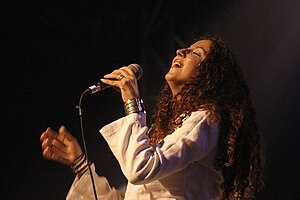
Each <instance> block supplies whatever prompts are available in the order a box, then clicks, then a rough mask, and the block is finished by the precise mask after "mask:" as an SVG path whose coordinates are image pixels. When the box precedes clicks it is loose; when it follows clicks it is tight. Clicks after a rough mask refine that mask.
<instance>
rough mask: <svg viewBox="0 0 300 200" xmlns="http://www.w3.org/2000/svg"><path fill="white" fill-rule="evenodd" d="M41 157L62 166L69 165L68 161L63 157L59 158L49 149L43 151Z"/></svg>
mask: <svg viewBox="0 0 300 200" xmlns="http://www.w3.org/2000/svg"><path fill="white" fill-rule="evenodd" d="M43 157H44V158H45V159H47V160H54V161H57V162H61V163H63V164H68V165H70V164H71V162H70V161H68V160H67V159H65V158H64V157H61V156H60V155H59V154H57V153H55V152H53V151H52V150H51V149H50V148H49V147H48V148H46V149H45V150H44V151H43Z"/></svg>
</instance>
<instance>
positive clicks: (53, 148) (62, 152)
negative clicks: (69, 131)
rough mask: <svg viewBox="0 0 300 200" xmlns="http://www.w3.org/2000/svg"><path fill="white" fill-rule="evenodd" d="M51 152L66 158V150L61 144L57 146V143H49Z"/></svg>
mask: <svg viewBox="0 0 300 200" xmlns="http://www.w3.org/2000/svg"><path fill="white" fill-rule="evenodd" d="M50 149H51V152H53V153H54V154H56V155H58V156H60V157H63V158H67V157H68V155H69V154H68V152H67V149H66V148H62V147H61V146H58V145H57V144H53V145H51V148H50Z"/></svg>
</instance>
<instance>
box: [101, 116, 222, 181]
mask: <svg viewBox="0 0 300 200" xmlns="http://www.w3.org/2000/svg"><path fill="white" fill-rule="evenodd" d="M145 118H146V116H145V114H144V113H139V114H131V115H128V116H126V117H124V118H121V119H119V120H117V121H115V122H113V123H111V124H109V125H107V126H105V127H103V128H102V129H101V130H100V132H101V133H102V135H103V137H104V138H105V139H106V141H107V142H108V144H109V146H110V148H111V150H112V152H113V153H114V155H115V157H116V158H117V159H118V161H119V163H120V166H121V169H122V171H123V173H124V174H125V176H126V178H127V179H128V180H129V181H130V182H131V183H133V184H145V183H148V182H151V181H153V180H157V179H160V178H163V177H166V176H168V175H170V174H172V173H174V172H177V171H179V170H182V169H184V168H185V167H187V166H188V165H189V164H190V163H192V162H194V161H198V162H201V161H203V160H204V159H205V157H206V156H207V155H208V154H209V153H210V152H212V151H213V150H214V149H215V148H216V146H217V143H218V137H219V126H218V125H217V124H215V125H211V126H209V125H208V124H207V121H206V120H207V119H206V115H205V113H204V112H203V111H197V112H193V113H192V115H191V116H190V117H189V118H188V119H187V120H186V121H184V122H183V125H182V127H181V128H179V129H177V130H176V131H174V132H173V133H172V134H171V135H168V136H167V137H166V138H165V139H164V143H163V144H160V145H156V146H153V147H152V146H150V145H149V138H148V137H147V136H146V132H147V130H148V128H147V127H146V126H145Z"/></svg>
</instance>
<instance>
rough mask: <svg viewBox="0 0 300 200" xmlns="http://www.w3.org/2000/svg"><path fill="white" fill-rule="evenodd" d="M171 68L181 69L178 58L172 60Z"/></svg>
mask: <svg viewBox="0 0 300 200" xmlns="http://www.w3.org/2000/svg"><path fill="white" fill-rule="evenodd" d="M172 67H178V68H182V63H181V62H180V60H179V59H178V58H175V59H174V60H173V63H172Z"/></svg>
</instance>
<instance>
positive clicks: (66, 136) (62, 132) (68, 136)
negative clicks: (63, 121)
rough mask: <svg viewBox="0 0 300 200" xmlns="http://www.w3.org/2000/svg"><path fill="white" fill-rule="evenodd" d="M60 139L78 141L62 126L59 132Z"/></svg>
mask: <svg viewBox="0 0 300 200" xmlns="http://www.w3.org/2000/svg"><path fill="white" fill-rule="evenodd" d="M58 133H59V135H58V139H61V137H64V139H68V140H76V138H75V137H74V136H73V135H72V134H71V133H70V132H69V131H68V129H67V128H66V127H65V126H64V125H62V126H61V127H60V129H59V130H58Z"/></svg>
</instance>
